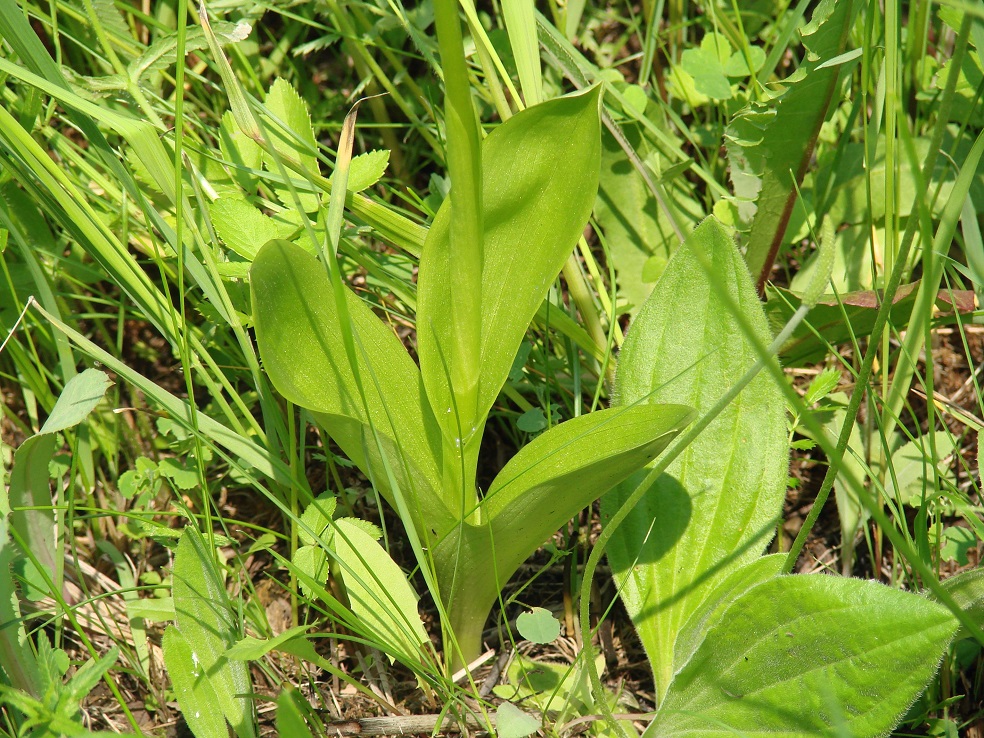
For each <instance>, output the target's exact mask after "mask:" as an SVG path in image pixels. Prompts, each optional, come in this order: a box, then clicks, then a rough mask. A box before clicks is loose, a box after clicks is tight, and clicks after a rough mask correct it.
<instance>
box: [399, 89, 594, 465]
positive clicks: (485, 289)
mask: <svg viewBox="0 0 984 738" xmlns="http://www.w3.org/2000/svg"><path fill="white" fill-rule="evenodd" d="M599 94H600V92H599V89H598V88H596V89H592V90H590V91H588V92H586V93H584V94H580V95H576V96H572V97H563V98H558V99H555V100H550V101H548V102H545V103H541V104H539V105H535V106H533V107H531V108H528V109H527V110H525V111H523V112H521V113H518V114H517V115H515V116H513V117H512V118H510V119H509V120H508V121H506V122H505V123H503V124H502V125H500V126H498V127H497V128H496V129H495V130H494V131H492V133H490V134H489V136H488V138H486V139H485V141H484V142H483V143H482V174H483V181H482V192H483V198H484V201H483V204H482V206H483V223H484V240H483V246H484V263H483V266H482V299H481V304H482V325H481V361H480V364H479V365H480V366H481V375H480V377H479V394H478V409H477V417H476V418H456V417H455V413H454V411H453V408H454V406H455V403H454V402H453V401H452V395H451V390H450V387H449V384H448V381H449V377H448V369H447V366H448V363H447V362H448V357H449V348H450V346H451V345H452V341H453V335H452V331H453V321H452V320H451V311H450V310H449V295H451V294H452V292H451V284H450V281H451V280H450V262H449V247H450V234H449V225H450V215H451V213H450V210H449V207H448V202H447V201H446V202H445V204H444V206H443V207H442V208H441V209H440V210H439V211H438V213H437V216H436V217H435V218H434V222H433V224H432V225H431V227H430V231H429V233H428V235H427V241H426V242H425V244H424V250H423V254H422V256H421V260H420V271H419V277H418V290H417V340H418V350H419V354H420V368H421V373H422V375H423V377H424V384H425V385H426V387H427V396H428V398H429V399H430V402H431V406H432V407H433V408H434V414H435V416H436V417H437V418H438V420H439V422H440V423H441V424H442V427H443V429H444V432H445V434H446V437H447V438H448V439H450V440H451V441H452V446H454V442H453V439H456V438H458V437H459V435H460V434H459V431H458V425H459V423H460V425H461V427H462V429H463V430H464V434H465V436H466V437H467V436H469V435H471V437H473V438H474V439H476V440H475V441H474V442H473V444H472V446H473V449H474V453H475V454H477V451H478V442H477V439H479V438H480V436H481V425H483V424H484V418H485V416H486V414H487V413H488V410H489V408H491V407H492V403H493V402H494V401H495V399H496V397H497V396H498V395H499V390H500V389H501V388H502V385H503V383H504V382H505V380H506V377H507V376H508V374H509V369H510V368H511V366H512V362H513V360H514V359H515V358H516V352H517V351H518V349H519V344H520V343H521V342H522V340H523V336H524V334H525V333H526V329H527V328H528V327H529V324H530V321H531V320H532V319H533V316H534V315H535V314H536V311H537V308H539V307H540V304H541V303H542V302H543V299H544V297H545V296H546V294H547V290H548V289H549V288H550V285H551V284H552V283H553V280H554V279H555V277H556V276H557V274H558V272H560V269H561V267H562V266H563V265H564V262H565V261H566V259H567V257H568V256H569V255H570V253H571V250H572V249H573V247H574V245H575V244H576V243H577V239H578V238H579V237H580V235H581V232H582V231H583V230H584V226H585V224H586V223H587V221H588V216H589V215H590V214H591V208H592V206H593V205H594V201H595V194H596V192H597V189H598V174H599V170H600V166H601V123H600V117H599V107H598V105H599ZM452 186H453V185H452ZM451 379H453V378H451ZM472 434H474V435H472ZM466 454H467V451H466ZM471 466H473V464H466V468H470V467H471Z"/></svg>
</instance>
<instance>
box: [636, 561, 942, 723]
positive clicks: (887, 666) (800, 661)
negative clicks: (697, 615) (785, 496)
mask: <svg viewBox="0 0 984 738" xmlns="http://www.w3.org/2000/svg"><path fill="white" fill-rule="evenodd" d="M956 630H957V621H956V619H955V618H954V617H953V616H952V615H951V614H950V613H949V611H947V610H946V608H944V607H942V606H940V605H938V604H936V603H933V602H931V601H930V600H928V599H925V598H923V597H920V596H918V595H914V594H909V593H906V592H900V591H898V590H894V589H889V588H888V587H886V586H884V585H881V584H877V583H875V582H863V581H860V580H857V579H847V578H840V577H834V576H827V575H822V574H818V575H812V576H807V575H799V576H782V577H777V578H774V579H770V580H768V581H766V582H764V583H763V584H761V585H759V586H757V587H754V588H753V589H751V590H749V591H748V592H747V593H745V594H744V595H743V596H741V597H739V598H738V599H737V600H735V601H734V603H733V604H732V605H731V607H730V608H728V610H727V612H725V613H724V615H723V616H722V618H721V623H720V625H719V626H718V627H715V628H712V629H711V630H710V632H708V634H707V637H706V639H705V640H704V642H703V643H702V644H701V646H700V647H699V648H698V649H697V651H696V652H695V653H694V655H693V657H692V658H691V659H690V661H689V662H687V664H686V665H684V666H683V667H682V668H681V669H680V670H679V672H678V673H677V674H676V675H675V676H674V678H673V682H672V684H671V685H670V689H669V691H668V692H667V694H666V698H665V699H664V700H663V702H662V704H661V705H660V708H659V712H658V713H657V716H656V718H655V720H654V721H653V722H652V724H651V725H650V726H649V728H648V729H647V730H646V733H645V735H646V736H652V737H653V738H655V737H656V736H659V737H660V738H667V737H669V736H676V735H680V736H693V735H701V736H708V737H709V738H711V737H713V736H721V737H722V738H724V736H728V738H731V737H732V736H734V735H736V734H739V735H749V736H756V735H760V736H785V737H788V738H793V737H794V736H804V737H805V736H817V735H835V734H837V732H836V731H837V730H838V729H839V730H841V731H846V734H848V735H857V736H876V735H884V734H886V733H887V732H888V731H889V730H891V729H892V728H893V727H894V726H895V725H896V724H897V723H898V721H899V719H900V718H901V717H902V715H903V713H904V712H905V710H906V709H907V708H908V707H909V705H911V704H912V701H913V700H914V699H915V697H916V696H917V695H918V694H919V693H920V692H921V691H922V689H923V688H924V687H925V686H926V683H927V682H928V681H929V680H930V678H931V677H932V676H933V674H934V673H935V672H936V669H937V667H938V665H939V661H940V658H941V656H942V655H943V650H944V649H945V648H946V646H947V644H948V643H949V642H950V639H951V638H952V637H953V634H954V633H955V632H956Z"/></svg>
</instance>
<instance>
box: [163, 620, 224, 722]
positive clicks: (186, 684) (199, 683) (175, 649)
mask: <svg viewBox="0 0 984 738" xmlns="http://www.w3.org/2000/svg"><path fill="white" fill-rule="evenodd" d="M164 665H165V666H166V667H167V675H168V677H170V679H171V685H172V686H173V687H174V693H175V696H176V697H177V698H178V707H180V708H181V714H182V716H183V717H184V719H185V721H186V722H187V723H188V727H190V728H191V731H192V733H194V735H195V738H229V728H228V727H227V725H226V721H225V718H224V717H223V716H222V711H221V710H217V709H216V706H217V705H218V704H219V698H218V695H216V693H215V689H214V688H213V687H212V681H211V680H210V679H209V678H208V676H206V674H205V673H204V669H203V667H202V663H201V660H200V659H199V658H198V656H197V655H196V652H195V651H193V650H192V648H191V646H190V645H189V644H188V641H187V640H186V639H185V637H184V636H183V635H182V634H181V631H179V630H178V629H177V628H176V627H175V626H173V625H169V626H168V628H167V630H165V631H164Z"/></svg>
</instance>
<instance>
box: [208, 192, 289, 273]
mask: <svg viewBox="0 0 984 738" xmlns="http://www.w3.org/2000/svg"><path fill="white" fill-rule="evenodd" d="M208 213H209V215H210V216H211V218H212V225H213V226H215V232H216V233H218V234H219V237H220V238H221V239H222V240H223V241H225V245H226V246H227V247H229V249H230V250H232V251H235V252H236V253H237V254H239V255H240V256H241V257H243V258H244V259H249V260H252V259H254V258H255V257H256V252H257V251H258V250H259V248H260V246H262V245H263V244H265V243H266V242H267V241H272V240H273V239H275V238H290V237H291V236H292V235H293V234H294V233H295V232H296V231H297V224H296V223H285V222H283V221H278V220H274V219H273V218H271V217H270V216H268V215H264V214H263V213H261V212H260V211H259V210H257V209H256V208H255V207H253V206H252V205H250V204H249V203H248V202H247V201H246V200H245V199H243V198H239V197H221V198H219V199H218V200H216V201H215V202H213V203H212V204H211V205H209V208H208Z"/></svg>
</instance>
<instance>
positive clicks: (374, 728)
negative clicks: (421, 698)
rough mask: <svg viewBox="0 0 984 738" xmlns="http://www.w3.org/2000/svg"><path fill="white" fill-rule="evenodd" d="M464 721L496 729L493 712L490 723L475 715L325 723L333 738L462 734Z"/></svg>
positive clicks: (469, 725) (484, 729)
mask: <svg viewBox="0 0 984 738" xmlns="http://www.w3.org/2000/svg"><path fill="white" fill-rule="evenodd" d="M462 722H464V723H465V726H466V727H467V728H469V729H472V730H478V731H480V732H487V731H488V729H489V727H490V725H491V727H495V714H494V713H490V714H489V715H488V717H487V722H486V721H485V720H482V721H479V720H478V719H477V718H476V717H475V716H474V715H467V716H466V717H464V718H462V719H458V718H455V717H453V716H451V715H446V714H435V715H407V716H390V717H371V718H358V719H354V720H342V721H338V722H332V723H326V724H325V732H326V734H327V735H328V736H330V737H331V738H341V737H343V736H352V735H418V734H423V735H434V734H435V733H437V732H438V731H439V730H440V731H443V732H444V733H460V732H461V728H462Z"/></svg>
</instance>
